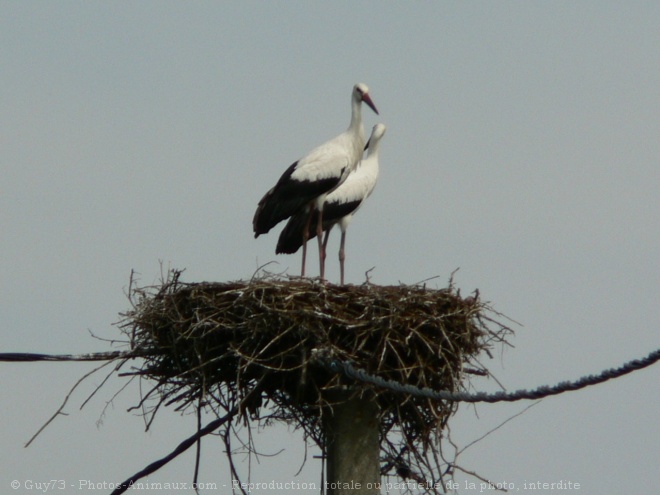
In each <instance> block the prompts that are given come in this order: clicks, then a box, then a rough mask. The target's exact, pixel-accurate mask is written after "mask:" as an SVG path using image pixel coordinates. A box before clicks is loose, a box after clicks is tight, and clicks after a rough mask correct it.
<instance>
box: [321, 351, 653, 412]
mask: <svg viewBox="0 0 660 495" xmlns="http://www.w3.org/2000/svg"><path fill="white" fill-rule="evenodd" d="M316 359H317V362H319V363H320V364H321V365H323V366H324V367H325V368H326V369H328V370H330V371H333V372H334V373H342V374H344V376H346V377H348V378H351V379H353V380H358V381H361V382H363V383H369V384H371V385H376V386H377V387H382V388H386V389H388V390H391V391H393V392H397V393H404V394H410V395H413V396H415V397H423V398H428V399H433V400H446V401H451V402H514V401H518V400H526V399H527V400H535V399H542V398H544V397H548V396H551V395H558V394H561V393H563V392H569V391H573V390H579V389H581V388H585V387H589V386H591V385H597V384H599V383H603V382H605V381H607V380H611V379H613V378H618V377H620V376H623V375H626V374H628V373H632V372H633V371H637V370H641V369H643V368H646V367H648V366H651V365H652V364H654V363H656V362H657V361H658V360H660V349H657V350H655V351H653V352H651V353H650V354H649V355H648V356H646V357H645V358H643V359H634V360H632V361H629V362H627V363H625V364H624V365H623V366H620V367H619V368H610V369H608V370H605V371H603V372H601V373H599V374H598V375H588V376H584V377H582V378H580V379H579V380H576V381H572V382H569V381H564V382H559V383H558V384H557V385H554V386H548V385H544V386H541V387H538V388H536V389H534V390H516V391H515V392H495V393H490V394H489V393H486V392H477V393H474V394H471V393H467V392H448V391H445V390H431V389H430V388H427V387H425V388H419V387H415V386H413V385H407V384H403V383H399V382H396V381H393V380H385V379H384V378H381V377H379V376H375V375H370V374H369V373H367V372H366V371H364V370H362V369H356V368H354V367H353V365H352V364H351V362H349V361H339V360H336V359H328V358H327V357H324V356H322V353H319V354H317V357H316Z"/></svg>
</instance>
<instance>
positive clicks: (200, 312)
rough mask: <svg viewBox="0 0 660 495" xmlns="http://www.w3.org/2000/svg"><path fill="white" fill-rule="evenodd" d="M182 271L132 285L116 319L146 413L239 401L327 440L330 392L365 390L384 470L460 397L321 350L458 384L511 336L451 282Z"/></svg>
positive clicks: (434, 427)
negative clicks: (425, 392)
mask: <svg viewBox="0 0 660 495" xmlns="http://www.w3.org/2000/svg"><path fill="white" fill-rule="evenodd" d="M179 275H180V272H178V271H172V272H170V274H169V275H168V279H167V280H165V281H163V284H162V285H161V286H157V287H149V288H143V289H137V288H132V290H131V294H130V296H131V300H132V303H133V310H131V311H129V312H128V313H125V314H124V315H123V317H124V319H123V320H122V322H120V328H121V329H122V330H123V332H125V333H126V334H127V335H128V336H129V337H130V342H131V346H132V348H133V350H134V351H136V352H137V353H139V354H140V355H141V356H144V358H145V359H144V362H143V365H142V367H141V369H140V370H138V371H136V372H135V374H138V375H141V376H142V377H145V378H148V379H151V380H153V381H154V386H153V388H152V390H151V391H150V392H149V393H147V394H146V396H147V397H151V398H156V399H157V400H156V403H157V405H156V406H154V408H153V409H152V414H153V413H155V411H156V410H157V409H158V407H159V406H160V405H162V404H166V405H175V406H176V407H177V408H178V409H181V410H182V409H185V408H187V407H189V406H191V405H194V406H195V407H198V406H199V405H200V404H201V405H202V406H204V407H210V408H213V409H214V410H216V411H221V410H224V411H229V410H231V409H232V408H234V407H237V408H238V409H237V410H238V411H239V417H240V418H241V419H243V420H245V421H247V420H248V419H261V420H266V421H267V420H270V419H279V420H285V421H288V422H290V423H293V424H294V425H295V426H297V427H301V428H303V430H304V431H305V433H306V434H307V435H309V436H311V437H312V438H313V439H314V440H315V441H316V442H317V443H318V444H319V445H320V446H321V447H323V441H324V439H323V434H322V421H321V419H322V416H323V414H324V411H327V409H326V408H327V407H328V406H329V405H331V402H332V400H335V399H331V398H332V397H336V394H333V391H337V390H344V391H346V390H350V391H351V392H352V393H353V394H369V397H371V398H373V400H375V401H376V402H377V404H378V407H379V411H380V425H381V454H382V455H381V457H382V458H383V461H384V463H387V462H389V463H390V467H395V464H396V463H397V462H400V460H401V457H402V456H403V454H404V453H408V455H407V456H406V457H408V456H409V455H410V452H411V450H414V449H415V448H416V447H415V446H416V445H417V446H419V445H420V442H421V444H424V445H425V446H426V444H427V443H428V442H429V440H430V439H433V438H434V436H433V432H434V431H436V432H437V431H438V430H441V429H442V428H443V427H444V425H445V423H446V421H447V418H448V417H449V416H450V415H451V414H452V413H453V412H454V411H455V405H454V404H452V403H446V402H440V401H432V400H429V399H424V398H417V397H413V396H406V395H401V394H396V393H393V392H391V391H388V390H382V389H375V388H374V387H371V386H369V385H365V384H361V383H355V382H350V381H349V380H348V379H347V378H345V377H343V376H341V375H337V374H335V373H333V372H331V371H329V370H328V369H327V367H326V366H324V365H322V363H320V362H319V360H317V359H316V357H317V355H318V354H319V353H322V354H323V355H324V356H331V357H332V358H333V359H337V360H340V361H351V362H352V364H353V366H354V367H356V368H362V369H364V370H366V371H367V372H369V373H372V374H375V375H378V376H380V377H383V378H386V379H389V380H394V381H397V382H400V383H405V384H411V385H415V386H417V387H428V388H431V389H435V390H449V391H457V390H461V389H464V388H465V386H466V382H465V379H466V374H465V372H466V370H468V371H471V372H476V373H483V374H485V373H486V370H484V369H483V368H482V367H481V365H479V364H478V363H477V362H476V361H475V360H474V359H473V358H475V357H476V356H477V355H478V354H480V353H481V352H482V351H488V349H489V348H491V346H492V345H493V343H495V342H503V341H505V340H504V339H505V337H506V335H507V334H508V333H509V332H510V330H509V329H508V327H505V326H504V325H501V324H499V323H497V322H495V321H494V320H493V319H491V318H489V317H488V316H487V313H488V309H489V308H488V307H487V306H486V305H485V304H483V303H482V302H481V301H480V300H479V298H478V296H476V297H468V298H462V297H461V296H460V293H459V291H457V290H456V289H455V288H454V287H453V285H452V284H451V282H450V284H449V287H448V288H446V289H441V290H430V289H427V288H425V287H423V286H419V285H418V286H406V285H399V286H385V287H383V286H374V285H371V284H364V285H360V286H352V285H351V286H336V285H331V284H322V283H319V282H318V281H312V280H308V279H291V280H289V279H282V278H276V277H271V276H268V277H264V278H261V279H257V280H252V281H250V282H230V283H183V282H181V281H180V280H179ZM344 396H345V395H344ZM392 434H395V435H397V436H398V440H392ZM424 448H426V447H424ZM397 459H398V461H397Z"/></svg>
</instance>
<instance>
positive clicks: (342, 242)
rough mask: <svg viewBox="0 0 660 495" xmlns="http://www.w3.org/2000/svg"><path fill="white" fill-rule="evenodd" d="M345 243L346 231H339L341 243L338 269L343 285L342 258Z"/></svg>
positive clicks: (343, 258)
mask: <svg viewBox="0 0 660 495" xmlns="http://www.w3.org/2000/svg"><path fill="white" fill-rule="evenodd" d="M345 243H346V231H345V230H342V231H341V243H340V245H339V270H340V272H341V285H344V260H345V259H346V253H345V252H344V244H345Z"/></svg>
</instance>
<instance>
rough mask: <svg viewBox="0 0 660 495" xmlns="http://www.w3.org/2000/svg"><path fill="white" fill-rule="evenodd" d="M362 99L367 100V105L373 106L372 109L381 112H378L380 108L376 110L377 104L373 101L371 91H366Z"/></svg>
mask: <svg viewBox="0 0 660 495" xmlns="http://www.w3.org/2000/svg"><path fill="white" fill-rule="evenodd" d="M362 101H363V102H365V103H366V104H367V105H369V107H371V109H372V110H373V111H374V112H376V115H380V114H379V113H378V110H376V105H374V102H373V101H371V96H369V93H364V94H363V95H362Z"/></svg>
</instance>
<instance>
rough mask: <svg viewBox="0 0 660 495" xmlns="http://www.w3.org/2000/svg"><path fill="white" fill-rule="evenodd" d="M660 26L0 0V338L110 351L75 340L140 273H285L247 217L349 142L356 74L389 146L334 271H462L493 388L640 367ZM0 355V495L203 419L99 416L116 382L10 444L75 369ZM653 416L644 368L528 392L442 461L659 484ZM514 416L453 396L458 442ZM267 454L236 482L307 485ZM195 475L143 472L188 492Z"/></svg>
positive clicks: (379, 6) (657, 132)
mask: <svg viewBox="0 0 660 495" xmlns="http://www.w3.org/2000/svg"><path fill="white" fill-rule="evenodd" d="M658 25H660V4H658V3H657V2H625V3H624V2H606V1H598V2H596V1H588V2H579V3H577V2H551V3H550V2H549V3H540V2H433V3H431V2H425V3H419V2H418V3H414V4H413V3H394V2H357V3H356V2H351V3H348V2H345V3H338V2H333V3H313V4H312V3H303V2H263V3H245V2H194V3H189V2H151V1H144V2H103V3H101V2H7V1H0V81H1V84H0V108H1V109H2V110H1V112H0V150H1V152H0V168H1V171H2V173H1V175H0V226H1V227H2V243H1V244H0V280H1V283H0V321H1V322H2V323H1V324H2V332H0V349H1V350H2V352H9V351H29V352H54V353H76V352H87V351H102V350H106V349H108V345H107V344H106V343H104V342H101V341H96V340H94V339H92V338H91V337H90V335H89V332H88V330H91V331H92V332H93V333H94V334H96V335H98V336H101V337H103V338H110V339H111V338H116V337H118V330H117V329H116V328H115V327H113V326H111V324H112V323H113V322H116V321H117V320H118V313H119V312H121V311H124V310H126V309H127V308H128V307H129V304H128V301H127V300H126V297H125V295H124V291H125V289H126V287H127V285H128V280H129V276H130V272H131V269H134V270H136V271H137V272H138V273H139V274H140V279H141V281H142V282H143V283H144V284H150V283H152V282H155V281H156V280H157V279H158V278H159V276H160V266H159V260H162V261H163V262H164V265H165V266H166V267H167V266H172V267H176V268H185V269H186V271H185V273H184V280H186V281H200V280H214V281H225V280H235V279H247V278H249V277H250V276H251V275H252V274H253V272H254V270H255V269H256V268H257V266H259V265H262V264H264V263H266V262H269V261H272V260H275V261H276V262H277V263H278V264H277V265H271V268H272V269H273V270H274V271H284V270H288V273H291V274H297V273H298V270H299V262H300V259H299V255H296V256H288V257H286V256H276V255H275V254H274V249H275V244H276V240H277V235H278V233H279V228H277V229H275V230H274V231H273V232H272V233H271V234H269V235H266V236H262V237H260V238H259V239H257V240H255V239H253V236H252V231H251V219H252V215H253V213H254V209H255V207H256V204H257V201H258V200H259V199H260V198H261V196H262V195H263V193H264V192H265V191H266V190H267V189H269V188H270V187H271V186H272V185H273V184H274V183H275V181H276V180H277V179H278V177H279V176H280V174H281V173H282V172H283V171H284V170H285V168H286V167H287V166H288V165H289V164H290V163H291V162H293V161H294V160H296V159H297V158H299V157H300V156H301V155H303V154H304V153H306V152H307V151H309V150H310V149H311V148H312V147H314V146H316V145H317V144H320V143H321V142H323V141H325V140H326V139H329V138H331V137H333V136H335V135H336V134H338V133H339V132H341V131H343V130H344V129H345V128H346V126H347V125H348V122H349V118H350V92H351V88H352V85H353V84H354V83H356V82H365V83H366V84H368V85H369V87H370V90H371V96H372V98H373V100H374V102H375V104H376V105H377V107H378V109H379V111H380V116H376V115H374V114H373V113H371V111H370V110H368V109H365V110H364V112H363V117H364V121H365V130H366V132H367V133H368V132H369V130H370V129H371V126H372V125H373V124H375V123H377V122H383V123H385V124H386V125H387V126H388V132H387V135H386V136H385V137H384V139H383V141H382V144H381V152H380V157H381V176H380V181H379V183H378V185H377V187H376V190H375V191H374V194H373V195H372V196H371V198H370V199H369V202H368V204H366V205H365V206H364V207H363V208H362V209H361V211H360V212H359V213H358V215H356V217H355V218H354V220H353V223H352V225H351V228H350V229H349V232H348V238H347V261H346V268H347V275H346V276H347V281H349V282H351V283H361V282H362V281H364V273H365V271H367V270H369V269H370V268H372V267H375V268H374V270H373V271H372V272H371V280H372V282H374V283H378V284H397V283H399V282H403V283H415V282H418V281H420V280H424V279H427V278H429V277H434V276H438V277H439V278H438V279H437V280H433V281H431V282H429V285H431V286H433V287H434V286H438V287H440V286H443V285H444V284H445V283H446V280H447V279H448V278H449V275H450V273H451V272H452V271H453V270H455V269H456V268H460V270H459V271H458V272H457V273H456V275H455V282H456V284H457V285H458V286H459V287H460V288H461V290H462V291H463V293H469V292H471V291H472V290H474V289H475V288H479V289H480V291H481V294H482V297H483V298H484V299H486V300H489V301H492V303H493V305H494V307H495V308H496V309H497V310H499V311H501V312H503V313H504V314H506V315H508V316H510V317H511V318H513V319H515V320H517V321H519V322H521V323H522V324H523V325H524V326H523V327H519V328H518V331H517V335H516V337H515V338H514V340H513V343H514V344H515V346H516V348H515V349H508V350H506V351H505V352H504V353H503V355H500V354H498V355H497V356H496V358H495V359H493V360H492V361H488V363H487V365H488V366H489V367H490V368H491V369H492V370H493V371H494V372H495V374H496V375H497V376H498V378H499V379H500V380H501V381H502V382H503V383H504V384H505V385H506V386H507V388H509V389H512V390H513V389H517V388H531V387H535V386H537V385H541V384H553V383H555V382H557V381H560V380H565V379H573V378H577V377H580V376H582V375H584V374H588V373H596V372H598V371H600V370H602V369H603V368H608V367H612V366H617V365H619V364H621V363H622V362H624V361H627V360H630V359H633V358H636V357H641V356H643V355H646V354H647V353H648V352H650V351H651V350H653V349H654V348H657V347H658V326H657V322H658V320H659V319H660V311H659V310H658V288H659V287H660V262H659V261H658V260H659V259H660V256H659V255H660V229H659V228H658V223H659V221H658V220H659V213H660V205H659V202H658V193H657V191H658V190H660V172H659V171H658V160H659V158H660V139H659V138H658V137H659V136H660V119H659V118H658V115H659V114H660V93H659V90H658V88H660V57H659V56H658V53H659V50H660V30H659V29H658ZM338 237H339V236H338V233H335V235H334V236H333V239H331V241H330V248H329V250H330V251H329V255H328V263H327V265H328V266H327V270H328V277H329V279H330V280H331V281H337V280H338V279H339V271H338V262H337V260H336V252H337V244H338ZM333 241H334V242H333ZM310 252H311V253H312V258H310V259H312V260H313V259H314V255H315V254H316V247H315V245H312V247H311V251H310ZM309 266H310V268H311V273H312V274H316V273H317V272H316V270H317V268H316V266H315V264H314V263H311V264H310V265H309ZM0 367H1V368H2V373H0V387H1V390H2V396H3V403H2V421H0V432H1V433H0V439H1V440H2V442H1V443H2V448H1V449H0V466H3V467H2V470H1V471H0V491H2V492H3V493H4V492H7V493H9V490H10V489H9V488H8V486H9V483H10V482H11V480H14V479H16V480H21V481H24V480H27V479H32V480H44V479H45V480H49V479H65V480H66V481H67V483H75V484H77V483H78V480H80V479H85V480H87V479H88V480H92V481H95V482H103V481H107V482H111V481H120V480H123V479H124V478H125V477H126V476H128V475H129V474H132V473H133V472H135V471H136V470H138V469H140V468H142V467H143V466H144V465H145V464H146V463H148V462H151V461H152V460H154V459H156V458H158V457H161V456H162V455H164V454H166V453H168V452H169V451H170V450H171V449H172V448H174V447H175V446H176V444H178V442H179V441H180V440H182V439H183V438H185V437H187V436H188V435H190V434H191V433H192V431H193V429H194V419H193V417H191V416H186V417H183V418H181V417H179V416H178V415H177V414H173V413H171V412H166V411H163V412H161V413H160V417H159V419H158V420H157V421H156V422H155V424H154V425H153V428H152V431H151V432H149V433H143V427H144V426H143V423H142V421H141V419H140V418H139V417H136V416H135V415H132V414H129V413H126V412H125V411H126V409H127V408H128V407H129V406H131V405H133V404H134V403H135V402H136V399H137V397H138V390H137V388H136V387H132V388H130V389H129V390H128V391H125V392H124V393H123V394H122V395H121V396H120V397H119V398H118V399H117V400H116V401H115V406H114V408H110V409H108V411H107V412H106V415H105V417H104V420H103V425H102V426H101V427H100V428H97V427H96V420H97V419H98V417H99V414H100V412H101V410H102V408H103V406H104V405H105V401H106V400H109V399H110V398H111V395H112V393H113V392H114V391H115V390H117V389H118V388H119V387H120V386H121V383H120V382H118V381H115V382H112V383H111V384H109V385H108V386H107V388H105V389H103V390H102V391H101V393H100V395H99V396H98V397H96V398H95V399H94V400H93V401H92V402H91V403H90V404H88V405H87V406H86V408H85V409H84V410H83V411H82V412H80V411H78V409H77V406H78V405H79V404H80V403H81V402H82V400H84V398H85V397H86V395H87V394H89V393H90V392H91V390H93V387H94V386H95V385H96V384H98V383H99V381H100V380H101V376H100V375H99V377H98V378H96V379H93V380H92V382H90V383H89V384H87V386H86V387H84V390H82V391H80V392H78V393H77V394H76V395H75V396H74V397H73V399H72V403H71V404H70V405H69V406H68V407H67V412H68V413H70V415H69V416H66V417H61V418H58V419H57V420H56V422H55V423H54V424H53V425H51V426H50V427H49V428H48V430H46V431H45V432H44V433H43V435H42V436H41V437H40V438H39V439H38V440H37V441H36V443H35V444H34V445H33V446H31V447H30V448H28V449H23V447H22V446H23V444H24V443H25V441H26V440H27V439H28V438H29V437H30V436H31V435H32V434H33V433H34V432H35V431H36V429H37V428H38V427H39V426H41V424H42V423H43V422H44V421H45V420H46V419H47V418H48V417H49V416H50V415H51V414H52V413H53V412H54V411H55V409H56V408H57V407H58V406H59V404H60V402H61V400H62V399H63V397H64V395H65V394H66V392H67V391H68V389H69V387H70V386H71V385H72V384H73V383H74V382H75V381H76V380H77V378H78V377H79V376H81V375H82V374H83V373H84V372H85V371H86V370H88V369H90V367H89V366H86V365H74V364H41V365H37V364H24V365H7V364H3V365H1V366H0ZM474 386H475V388H477V389H479V390H495V384H493V383H490V382H487V381H478V380H477V381H474ZM658 406H659V400H658V370H657V366H656V367H655V368H652V369H648V370H645V371H643V372H639V373H635V374H633V375H629V376H627V377H624V378H622V379H619V380H616V381H614V382H612V383H606V384H604V385H600V386H598V387H596V388H593V389H588V390H584V391H581V392H576V393H571V394H567V395H564V396H559V397H555V398H552V399H547V400H545V401H543V402H542V403H541V404H539V405H537V406H536V407H534V408H532V409H531V410H530V411H528V412H527V413H526V414H524V415H523V416H521V417H519V418H517V419H515V420H514V421H512V422H511V423H509V424H507V425H506V426H505V427H504V428H502V429H501V430H499V431H498V432H496V433H495V434H493V435H492V436H490V437H488V438H487V439H486V440H484V441H482V442H480V443H479V444H477V445H475V446H473V447H472V448H471V449H470V450H468V451H467V452H466V453H465V454H464V455H463V456H462V457H461V459H460V460H461V462H462V464H463V465H464V466H465V467H466V468H469V469H473V470H476V471H477V472H479V473H481V474H482V475H484V476H488V477H490V478H491V479H492V480H493V481H498V482H501V481H507V482H513V483H517V484H521V483H523V482H524V481H525V480H527V481H536V480H540V481H547V482H552V481H559V480H560V479H564V480H571V481H573V482H578V483H580V484H581V486H582V490H581V492H582V493H587V494H600V493H640V494H651V493H655V492H657V482H656V481H654V480H652V475H651V473H652V472H653V471H654V470H655V471H657V459H658V457H659V454H660V452H659V449H658V433H659V428H658V423H657V421H656V416H657V414H658ZM524 407H525V404H514V405H493V406H479V407H478V413H479V419H477V418H475V415H474V414H473V412H472V411H471V408H464V409H462V410H461V412H460V413H459V415H458V416H456V417H455V418H454V421H453V435H454V436H455V439H456V440H457V441H458V442H459V443H462V444H467V443H468V442H470V441H471V440H473V439H474V438H477V437H479V436H480V435H481V434H483V433H485V432H486V431H488V430H489V429H490V428H492V427H493V426H495V425H497V424H498V423H499V422H500V421H502V420H504V419H506V418H507V417H509V416H511V415H513V414H515V413H517V412H519V411H520V410H522V409H523V408H524ZM258 445H261V446H263V450H264V451H265V452H266V453H272V452H276V451H278V450H279V449H280V448H286V451H285V452H284V453H282V454H281V455H280V456H279V457H277V458H262V459H260V464H259V465H258V466H255V467H254V469H253V479H254V480H255V481H262V480H270V479H281V480H290V479H301V480H310V481H318V464H317V463H318V461H313V460H309V461H308V465H307V467H306V469H305V470H304V471H303V473H301V475H299V476H298V477H297V478H294V475H295V473H296V471H297V470H298V467H299V465H300V463H301V462H302V459H303V455H304V453H303V448H302V447H303V446H302V442H301V441H300V438H299V436H295V440H293V441H292V440H291V434H290V433H288V432H287V431H286V429H285V428H277V429H274V430H273V431H272V432H270V433H269V435H264V436H261V437H260V439H259V443H258ZM204 446H205V447H204V448H205V450H204V458H205V460H204V464H203V466H202V471H201V479H202V480H203V481H209V482H216V483H218V484H220V485H222V484H223V483H227V482H228V479H229V472H228V470H227V468H226V466H225V463H224V460H223V458H222V453H221V451H222V446H221V444H220V442H219V441H217V440H215V439H209V440H207V441H206V442H205V444H204ZM314 453H316V452H314ZM193 462H194V460H193V456H192V454H190V455H186V456H184V457H182V458H181V459H179V460H177V461H176V462H175V463H173V464H172V465H170V466H168V467H167V468H166V469H164V470H162V471H160V472H159V473H157V475H155V476H152V477H150V479H151V480H155V481H190V480H191V477H192V467H193ZM458 479H459V480H461V479H463V478H460V477H459V478H458ZM76 487H77V485H76ZM70 491H71V492H74V491H76V492H77V490H74V489H73V488H71V489H70ZM521 491H522V490H521ZM18 492H19V493H21V491H20V490H19V491H18ZM461 493H470V491H465V490H463V491H462V492H461Z"/></svg>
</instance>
